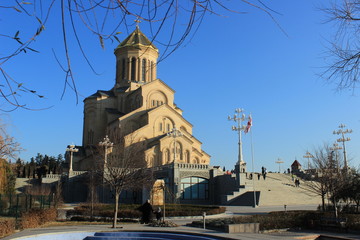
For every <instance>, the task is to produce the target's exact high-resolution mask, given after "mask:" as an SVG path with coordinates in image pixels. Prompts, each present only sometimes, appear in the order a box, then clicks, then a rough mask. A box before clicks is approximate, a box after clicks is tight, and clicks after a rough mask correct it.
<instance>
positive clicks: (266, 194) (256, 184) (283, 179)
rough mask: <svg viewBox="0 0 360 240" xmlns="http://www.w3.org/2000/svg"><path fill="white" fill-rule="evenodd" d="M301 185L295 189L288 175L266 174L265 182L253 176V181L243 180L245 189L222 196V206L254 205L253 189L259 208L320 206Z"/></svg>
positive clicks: (318, 199)
mask: <svg viewBox="0 0 360 240" xmlns="http://www.w3.org/2000/svg"><path fill="white" fill-rule="evenodd" d="M301 183H302V181H301V180H300V187H295V184H294V182H293V181H292V179H291V176H290V175H289V174H282V173H268V174H267V176H266V179H265V180H264V179H263V177H262V176H261V178H260V180H258V178H257V175H256V174H255V178H254V181H253V180H250V179H246V180H245V188H240V189H239V190H238V191H235V192H233V194H228V195H226V196H222V204H224V205H242V206H244V205H248V206H251V205H253V203H254V189H255V192H256V199H257V202H258V205H259V206H274V205H307V204H309V205H316V204H320V203H321V198H320V197H319V196H317V195H315V194H313V193H310V192H309V191H307V190H306V189H305V188H304V187H303V186H302V185H301Z"/></svg>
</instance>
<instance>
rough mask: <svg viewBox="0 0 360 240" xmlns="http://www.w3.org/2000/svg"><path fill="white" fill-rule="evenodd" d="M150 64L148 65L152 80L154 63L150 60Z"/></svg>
mask: <svg viewBox="0 0 360 240" xmlns="http://www.w3.org/2000/svg"><path fill="white" fill-rule="evenodd" d="M150 64H151V66H150V81H152V80H154V79H153V78H154V63H153V62H151V63H150Z"/></svg>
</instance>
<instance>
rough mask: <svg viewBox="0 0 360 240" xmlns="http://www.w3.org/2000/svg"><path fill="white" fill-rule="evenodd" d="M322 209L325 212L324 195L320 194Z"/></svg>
mask: <svg viewBox="0 0 360 240" xmlns="http://www.w3.org/2000/svg"><path fill="white" fill-rule="evenodd" d="M321 203H322V211H323V212H325V195H321Z"/></svg>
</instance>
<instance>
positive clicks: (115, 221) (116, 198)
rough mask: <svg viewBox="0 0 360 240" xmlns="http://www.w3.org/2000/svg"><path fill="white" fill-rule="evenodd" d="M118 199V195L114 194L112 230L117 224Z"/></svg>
mask: <svg viewBox="0 0 360 240" xmlns="http://www.w3.org/2000/svg"><path fill="white" fill-rule="evenodd" d="M119 197H120V193H115V209H114V221H113V228H116V224H117V216H118V210H119Z"/></svg>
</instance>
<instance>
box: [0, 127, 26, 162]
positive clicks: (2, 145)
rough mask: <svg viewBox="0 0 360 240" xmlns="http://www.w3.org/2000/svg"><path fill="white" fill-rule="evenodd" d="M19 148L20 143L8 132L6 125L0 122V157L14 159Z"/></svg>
mask: <svg viewBox="0 0 360 240" xmlns="http://www.w3.org/2000/svg"><path fill="white" fill-rule="evenodd" d="M21 150H22V149H21V147H20V144H19V143H17V142H16V141H15V139H14V137H11V136H10V135H9V134H8V132H7V129H6V126H5V125H4V124H2V123H1V122H0V159H7V160H8V161H9V160H11V159H16V157H17V154H18V153H19V152H20V151H21Z"/></svg>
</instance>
